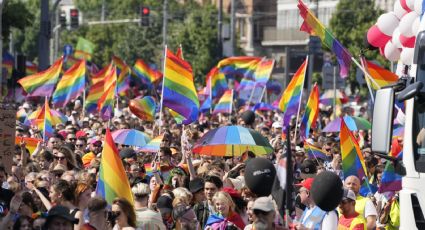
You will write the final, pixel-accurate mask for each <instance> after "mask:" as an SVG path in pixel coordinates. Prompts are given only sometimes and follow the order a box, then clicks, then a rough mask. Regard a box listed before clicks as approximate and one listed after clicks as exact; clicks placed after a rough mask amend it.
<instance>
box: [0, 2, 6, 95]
mask: <svg viewBox="0 0 425 230" xmlns="http://www.w3.org/2000/svg"><path fill="white" fill-rule="evenodd" d="M4 2H5V1H3V0H0V96H2V95H3V34H2V33H1V31H3V28H2V27H3V26H2V23H3V21H2V18H3V4H4Z"/></svg>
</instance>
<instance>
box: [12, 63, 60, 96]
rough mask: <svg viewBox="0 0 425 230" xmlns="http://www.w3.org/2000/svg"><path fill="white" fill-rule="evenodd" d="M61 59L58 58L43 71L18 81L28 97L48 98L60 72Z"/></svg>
mask: <svg viewBox="0 0 425 230" xmlns="http://www.w3.org/2000/svg"><path fill="white" fill-rule="evenodd" d="M62 61H63V58H59V59H58V60H57V61H56V62H55V63H54V64H53V65H52V66H51V67H50V68H48V69H47V70H45V71H42V72H39V73H36V74H33V75H30V76H27V77H24V78H22V79H20V80H19V81H18V83H19V84H21V85H22V87H23V88H24V90H25V92H27V93H28V96H43V97H50V96H51V95H52V93H53V90H54V88H55V86H56V83H57V82H58V79H59V74H60V73H61V71H62Z"/></svg>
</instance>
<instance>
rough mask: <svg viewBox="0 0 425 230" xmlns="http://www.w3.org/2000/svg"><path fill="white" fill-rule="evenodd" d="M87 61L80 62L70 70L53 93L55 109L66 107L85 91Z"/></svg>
mask: <svg viewBox="0 0 425 230" xmlns="http://www.w3.org/2000/svg"><path fill="white" fill-rule="evenodd" d="M85 76H86V61H85V60H84V59H82V60H80V61H79V62H78V63H76V64H75V65H73V66H72V67H71V68H69V69H68V70H67V71H66V72H65V73H64V74H63V76H62V78H61V80H60V81H59V83H58V85H57V86H56V90H55V92H54V93H53V98H52V102H53V105H54V106H55V107H64V106H65V105H66V104H68V103H69V102H70V101H71V100H74V99H75V98H77V97H78V96H80V94H81V93H82V92H83V91H84V88H85V84H86V77H85Z"/></svg>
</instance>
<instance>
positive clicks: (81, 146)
mask: <svg viewBox="0 0 425 230" xmlns="http://www.w3.org/2000/svg"><path fill="white" fill-rule="evenodd" d="M75 146H77V147H79V148H81V147H83V146H84V145H83V144H81V145H75Z"/></svg>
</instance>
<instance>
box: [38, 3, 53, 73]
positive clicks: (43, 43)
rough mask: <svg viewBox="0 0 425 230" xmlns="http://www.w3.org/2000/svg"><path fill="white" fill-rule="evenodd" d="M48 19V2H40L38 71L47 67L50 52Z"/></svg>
mask: <svg viewBox="0 0 425 230" xmlns="http://www.w3.org/2000/svg"><path fill="white" fill-rule="evenodd" d="M49 39H50V18H49V0H41V1H40V32H39V35H38V69H39V70H45V69H47V68H48V67H49V65H50V63H49V51H50V45H49V44H50V41H49Z"/></svg>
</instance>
